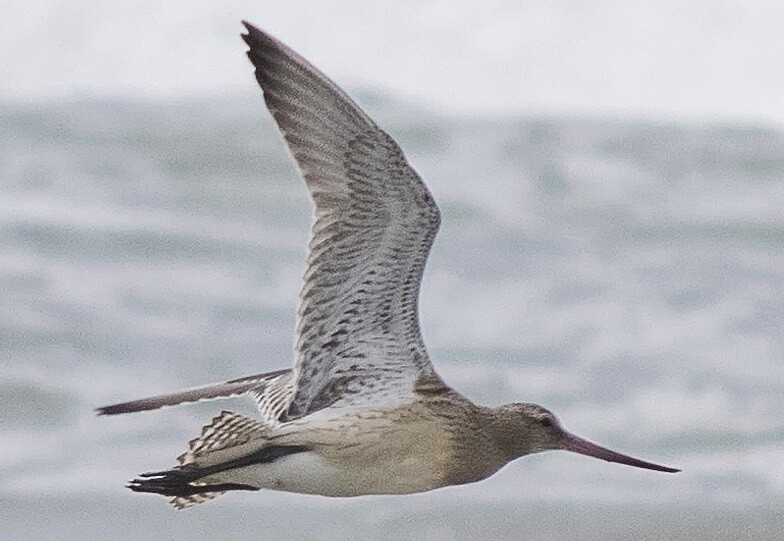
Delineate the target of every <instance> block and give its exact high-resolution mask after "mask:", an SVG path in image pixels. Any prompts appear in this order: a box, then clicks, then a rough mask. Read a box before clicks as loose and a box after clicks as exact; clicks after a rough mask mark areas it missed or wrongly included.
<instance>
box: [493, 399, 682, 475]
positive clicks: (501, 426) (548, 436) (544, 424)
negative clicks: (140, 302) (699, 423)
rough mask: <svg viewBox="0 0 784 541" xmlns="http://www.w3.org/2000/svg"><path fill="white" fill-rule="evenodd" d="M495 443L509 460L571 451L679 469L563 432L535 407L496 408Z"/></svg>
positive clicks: (651, 467) (653, 467)
mask: <svg viewBox="0 0 784 541" xmlns="http://www.w3.org/2000/svg"><path fill="white" fill-rule="evenodd" d="M495 418H496V419H497V423H496V427H495V432H496V437H497V441H498V444H499V445H500V446H501V447H502V448H503V449H504V450H505V451H506V452H507V454H508V455H509V459H510V460H511V459H514V458H518V457H521V456H523V455H528V454H531V453H539V452H542V451H558V450H560V451H570V452H572V453H579V454H581V455H586V456H591V457H594V458H600V459H602V460H606V461H608V462H618V463H619V464H626V465H627V466H634V467H636V468H645V469H647V470H656V471H661V472H668V473H675V472H679V471H680V470H678V469H675V468H669V467H667V466H660V465H658V464H653V463H652V462H646V461H644V460H640V459H638V458H634V457H630V456H627V455H623V454H621V453H616V452H615V451H611V450H610V449H607V448H605V447H602V446H600V445H596V444H595V443H591V442H590V441H588V440H584V439H583V438H580V437H578V436H575V435H574V434H571V433H570V432H567V431H566V430H564V428H563V427H562V426H561V423H560V421H559V420H558V418H557V417H556V416H555V415H553V413H552V412H551V411H549V410H547V409H545V408H543V407H542V406H538V405H536V404H524V403H518V404H506V405H504V406H500V407H498V408H496V415H495Z"/></svg>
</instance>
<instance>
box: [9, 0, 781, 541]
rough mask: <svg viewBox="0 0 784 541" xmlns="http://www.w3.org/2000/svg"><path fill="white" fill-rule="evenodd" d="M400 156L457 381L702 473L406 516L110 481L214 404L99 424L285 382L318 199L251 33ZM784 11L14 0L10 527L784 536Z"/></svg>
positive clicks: (593, 478) (447, 496)
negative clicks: (266, 103) (419, 185)
mask: <svg viewBox="0 0 784 541" xmlns="http://www.w3.org/2000/svg"><path fill="white" fill-rule="evenodd" d="M241 19H247V20H249V21H251V22H253V23H255V24H257V25H259V26H260V27H262V28H264V29H266V30H268V31H270V32H272V33H273V34H275V35H276V36H278V37H279V38H281V39H282V40H284V41H285V42H286V43H288V44H289V45H291V46H292V47H293V48H294V49H295V50H297V51H299V52H300V53H301V54H303V55H304V56H305V57H306V58H308V59H310V60H311V61H313V62H314V63H315V64H316V65H317V66H318V67H320V68H321V69H323V70H324V71H325V72H326V73H327V74H328V75H330V76H331V77H332V78H334V79H335V80H336V81H337V82H338V83H339V84H341V85H342V86H343V87H345V88H346V89H347V91H348V92H349V93H350V94H351V95H352V96H354V97H355V98H356V99H357V101H358V102H359V103H360V104H361V105H363V106H364V107H365V108H366V110H367V111H368V112H369V114H370V115H371V116H372V117H374V118H375V119H376V120H378V122H379V123H380V124H381V125H382V126H383V127H385V128H386V129H387V131H389V132H390V133H391V134H392V135H393V136H394V137H395V138H396V139H397V140H398V141H399V142H400V144H401V146H402V147H403V149H404V150H405V152H406V154H407V156H408V157H409V160H410V161H411V162H412V163H413V165H414V167H415V168H416V169H417V170H418V171H419V173H420V174H421V176H422V177H423V178H424V179H425V181H426V182H427V184H428V185H429V187H430V188H431V191H432V192H433V195H434V196H435V198H436V200H437V201H438V202H439V204H440V206H441V209H442V213H443V222H442V227H441V233H440V235H439V237H438V239H437V241H436V244H435V247H434V250H433V253H432V256H431V258H430V261H429V264H428V268H427V271H426V274H425V280H424V286H423V292H422V298H421V317H422V327H423V333H424V335H425V340H426V342H427V344H428V346H429V348H430V352H431V357H432V358H433V360H434V362H435V363H436V366H437V368H438V369H439V371H440V372H441V373H442V375H443V376H444V378H445V379H446V380H447V381H448V382H449V383H450V384H452V385H453V386H454V387H455V388H457V389H458V390H460V391H461V392H463V393H464V394H466V395H467V396H469V397H470V398H472V399H474V400H477V401H480V402H483V403H488V404H500V403H504V402H511V401H530V402H536V403H539V404H542V405H544V406H546V407H548V408H551V409H553V410H554V411H555V412H556V413H557V414H558V415H559V417H560V418H561V420H562V421H563V423H564V425H565V426H566V427H567V428H569V429H570V430H572V431H574V432H575V433H577V434H580V435H582V436H584V437H586V438H589V439H591V440H594V441H596V442H598V443H602V444H604V445H607V446H609V447H612V448H614V449H617V450H619V451H621V452H626V453H629V454H632V455H635V456H640V457H641V458H644V459H648V460H652V461H655V462H659V463H663V464H668V465H672V466H677V467H681V468H683V470H684V471H683V473H681V474H678V475H663V474H657V473H653V472H648V471H644V470H637V469H632V468H625V467H621V466H619V465H614V464H607V463H603V462H600V461H596V460H591V459H588V458H584V457H580V456H576V455H574V456H572V455H568V454H566V453H545V454H541V455H536V456H532V457H528V458H524V459H521V460H518V461H517V462H515V463H513V464H511V465H509V466H508V467H507V468H505V469H504V470H503V471H501V472H500V473H498V474H497V475H495V476H494V477H492V478H491V479H489V480H487V481H484V482H482V483H479V484H475V485H468V486H463V487H456V488H448V489H442V490H438V491H434V492H431V493H427V494H422V495H413V496H405V497H365V498H357V499H350V500H331V499H326V498H322V497H316V496H300V495H289V494H283V493H275V492H258V493H249V494H244V493H243V494H230V495H227V496H224V497H222V498H220V499H219V500H217V501H215V502H211V503H207V504H205V505H201V506H198V507H196V508H193V509H190V510H188V511H184V512H178V511H174V510H173V509H170V508H168V506H167V505H166V503H165V500H164V499H163V498H160V497H152V496H148V497H145V496H143V495H135V494H131V493H130V492H129V491H127V490H126V489H124V488H123V483H124V482H125V481H126V480H127V479H130V478H132V477H133V476H135V475H136V474H137V473H139V472H141V471H147V470H150V469H161V468H166V467H168V466H171V465H172V464H173V463H174V458H175V457H176V456H177V455H178V454H180V453H181V452H182V451H183V450H184V449H185V445H186V442H187V441H188V440H189V439H191V438H192V437H194V436H196V435H197V434H198V432H199V431H200V428H201V426H202V424H204V423H206V422H207V421H208V420H209V419H210V418H211V417H212V416H213V415H214V414H215V413H217V412H218V411H219V410H220V409H224V408H229V409H235V410H237V411H241V412H246V413H247V412H251V411H252V408H251V407H250V405H249V404H246V403H245V402H243V401H238V402H235V403H215V402H213V403H207V404H202V405H198V406H190V407H182V408H179V409H167V410H163V411H159V412H154V413H146V414H138V415H134V416H127V417H116V418H97V417H95V416H94V414H93V411H92V410H93V408H94V407H96V406H99V405H104V404H107V403H112V402H117V401H121V400H125V399H132V398H137V397H139V396H143V395H149V394H155V393H159V392H165V391H170V390H176V389H179V388H182V387H189V386H194V385H199V384H202V383H208V382H211V381H218V380H223V379H227V378H233V377H239V376H243V375H247V374H252V373H257V372H263V371H266V370H273V369H278V368H282V367H286V366H289V365H290V364H291V362H292V343H293V329H294V325H295V311H296V305H297V294H298V290H299V286H300V276H301V275H302V272H303V270H304V261H305V245H306V242H307V235H308V228H309V224H310V219H311V206H310V202H309V200H308V196H307V192H306V190H305V187H304V184H303V183H302V181H301V180H300V179H299V177H298V174H297V171H296V168H295V166H294V164H293V161H292V159H291V158H290V156H289V155H288V153H287V151H286V149H285V147H284V145H283V142H282V140H281V137H280V136H279V134H278V132H277V130H276V129H275V126H274V124H273V122H272V120H271V118H270V117H269V114H268V113H267V112H266V110H265V109H264V108H263V105H262V100H261V93H260V91H259V90H258V88H257V86H256V84H255V80H254V79H253V76H252V70H251V66H250V64H249V63H248V62H247V59H246V58H245V55H244V51H245V46H244V44H243V43H242V41H241V40H240V38H239V33H240V31H241V27H240V24H239V21H240V20H241ZM782 27H784V4H781V3H779V2H774V1H767V2H766V1H762V0H760V1H755V2H748V1H740V0H737V1H730V0H728V1H714V2H709V1H699V2H691V3H688V4H684V3H682V2H670V1H665V2H640V1H631V2H624V3H618V2H547V3H545V2H512V1H487V2H483V3H481V6H479V4H477V3H475V2H469V1H467V0H451V1H449V2H446V1H440V2H422V1H413V0H410V1H409V0H407V1H395V2H393V1H378V2H372V3H369V2H361V1H349V0H336V1H332V2H304V1H300V2H291V1H290V0H289V1H282V0H275V1H255V2H250V1H240V2H228V1H224V0H211V1H209V2H207V1H194V2H189V3H188V4H187V6H186V5H184V4H182V3H179V2H171V1H164V0H160V1H158V2H141V1H128V2H123V3H119V4H118V3H103V4H102V3H94V4H87V5H85V4H84V3H76V2H54V1H51V0H39V1H30V2H26V3H23V4H21V3H18V2H10V1H4V0H3V1H0V75H2V77H1V78H0V246H1V247H2V251H1V252H0V254H2V255H0V363H2V364H1V366H2V370H0V427H1V428H2V434H3V437H2V438H0V523H2V524H3V529H4V535H7V536H8V538H12V539H62V538H95V539H97V538H102V539H106V538H111V539H139V538H147V539H192V538H199V539H204V538H208V539H238V538H240V537H245V536H248V535H254V536H259V535H261V536H265V535H266V536H268V537H270V538H292V539H295V538H309V537H310V538H319V539H330V538H334V539H345V538H367V537H373V538H382V537H383V538H423V539H462V538H474V539H563V538H577V537H579V538H581V539H613V538H619V539H623V538H627V539H628V538H635V539H664V538H666V539H737V538H754V539H766V538H767V539H774V538H776V537H777V536H778V535H780V532H781V531H782V529H784V516H782V512H781V509H782V504H784V401H783V400H782V395H784V364H782V358H783V357H784V337H783V335H782V327H783V326H784V285H783V284H784V70H782V69H781V59H782V58H784V37H782V36H783V35H782V33H781V28H782Z"/></svg>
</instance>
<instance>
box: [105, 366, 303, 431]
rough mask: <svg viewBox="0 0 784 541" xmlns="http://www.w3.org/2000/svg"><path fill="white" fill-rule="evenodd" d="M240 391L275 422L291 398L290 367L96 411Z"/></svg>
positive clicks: (152, 407) (144, 407)
mask: <svg viewBox="0 0 784 541" xmlns="http://www.w3.org/2000/svg"><path fill="white" fill-rule="evenodd" d="M243 394H250V395H251V396H252V397H253V398H254V399H255V400H256V403H257V404H258V407H259V413H260V414H261V416H262V419H263V420H264V421H266V422H267V423H277V422H278V419H279V418H280V417H281V416H282V415H283V412H285V411H286V409H287V408H288V406H289V402H291V398H292V396H291V395H292V394H293V381H292V375H291V370H290V369H287V370H276V371H275V372H267V373H265V374H257V375H255V376H247V377H244V378H239V379H233V380H231V381H227V382H224V383H214V384H211V385H204V386H202V387H195V388H193V389H188V390H185V391H178V392H175V393H170V394H164V395H158V396H151V397H149V398H140V399H139V400H132V401H130V402H122V403H120V404H112V405H111V406H103V407H100V408H98V409H97V410H96V411H97V413H98V415H118V414H120V413H134V412H137V411H149V410H156V409H160V408H163V407H166V406H178V405H180V404H189V403H194V402H202V401H204V400H214V399H218V398H231V397H233V396H239V395H243Z"/></svg>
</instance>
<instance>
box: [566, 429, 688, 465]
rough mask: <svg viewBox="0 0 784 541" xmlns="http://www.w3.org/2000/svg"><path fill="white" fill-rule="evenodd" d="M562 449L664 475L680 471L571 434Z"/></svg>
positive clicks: (567, 436) (567, 435)
mask: <svg viewBox="0 0 784 541" xmlns="http://www.w3.org/2000/svg"><path fill="white" fill-rule="evenodd" d="M562 449H563V450H564V451H570V452H572V453H578V454H581V455H586V456H592V457H594V458H599V459H601V460H606V461H607V462H617V463H618V464H626V465H627V466H634V467H635V468H643V469H646V470H654V471H660V472H666V473H678V472H679V471H681V470H679V469H677V468H670V467H668V466H661V465H659V464H654V463H653V462H646V461H644V460H640V459H639V458H634V457H631V456H628V455H622V454H621V453H616V452H615V451H611V450H610V449H607V448H606V447H602V446H600V445H596V444H595V443H591V442H590V441H587V440H584V439H582V438H578V437H577V436H574V435H572V434H566V440H565V442H564V446H563V447H562Z"/></svg>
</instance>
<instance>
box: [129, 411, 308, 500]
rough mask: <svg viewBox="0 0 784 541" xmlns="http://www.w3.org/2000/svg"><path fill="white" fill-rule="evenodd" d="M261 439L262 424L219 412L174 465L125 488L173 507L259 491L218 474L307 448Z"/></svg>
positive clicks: (264, 430)
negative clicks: (166, 499) (237, 492)
mask: <svg viewBox="0 0 784 541" xmlns="http://www.w3.org/2000/svg"><path fill="white" fill-rule="evenodd" d="M267 435H268V428H267V426H266V425H265V424H264V423H262V422H260V421H257V420H255V419H251V418H249V417H245V416H244V415H239V414H237V413H232V412H230V411H223V412H221V413H220V415H218V416H217V417H215V418H214V419H213V420H212V422H211V423H210V424H208V425H206V426H205V427H204V428H202V431H201V435H200V436H199V437H198V438H195V439H193V440H191V441H190V443H189V446H188V450H187V451H186V452H185V453H183V454H182V455H180V456H179V457H178V458H177V461H178V462H179V463H180V465H179V466H175V467H174V468H172V469H170V470H165V471H159V472H150V473H143V474H141V475H140V476H139V477H138V478H137V479H134V480H133V481H131V482H129V483H128V485H127V487H128V488H129V489H131V490H133V491H134V492H150V493H154V494H161V495H163V496H170V497H172V499H171V500H170V503H171V504H172V505H173V506H174V507H176V508H177V509H187V508H188V507H192V506H194V505H196V504H198V503H202V502H206V501H209V500H211V499H213V498H216V497H218V496H220V495H221V494H223V493H224V492H227V491H229V490H259V487H257V486H253V485H249V484H242V483H227V482H223V481H221V480H220V475H218V474H220V473H221V472H225V471H228V470H233V469H236V468H242V467H245V466H249V465H251V464H258V463H264V462H273V461H274V460H277V459H278V458H280V457H282V456H286V455H289V454H293V453H299V452H303V451H307V450H308V449H307V448H306V447H304V446H281V445H265V443H266V442H267Z"/></svg>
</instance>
